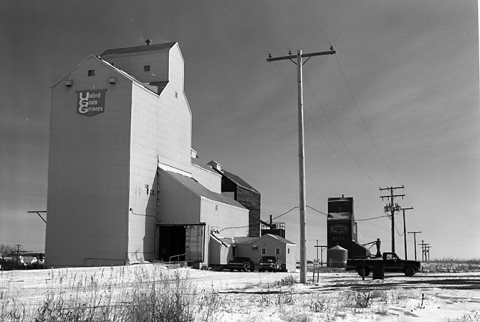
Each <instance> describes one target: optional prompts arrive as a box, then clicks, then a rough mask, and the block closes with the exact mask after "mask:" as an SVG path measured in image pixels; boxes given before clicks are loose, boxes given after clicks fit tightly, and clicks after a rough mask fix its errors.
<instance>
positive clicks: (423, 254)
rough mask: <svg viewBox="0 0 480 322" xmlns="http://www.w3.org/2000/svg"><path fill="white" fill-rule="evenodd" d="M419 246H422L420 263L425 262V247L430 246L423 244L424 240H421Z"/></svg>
mask: <svg viewBox="0 0 480 322" xmlns="http://www.w3.org/2000/svg"><path fill="white" fill-rule="evenodd" d="M419 245H420V246H422V261H426V257H427V246H428V245H430V244H427V243H425V241H424V240H422V242H421V243H420V244H419Z"/></svg>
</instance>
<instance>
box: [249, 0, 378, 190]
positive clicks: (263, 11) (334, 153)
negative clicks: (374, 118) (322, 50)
mask: <svg viewBox="0 0 480 322" xmlns="http://www.w3.org/2000/svg"><path fill="white" fill-rule="evenodd" d="M258 7H259V8H260V10H261V11H262V13H263V14H264V16H265V17H266V16H267V14H266V12H265V10H264V9H263V8H262V6H261V5H260V4H259V5H258ZM307 7H308V5H307ZM309 11H310V10H309ZM312 16H313V14H312ZM314 19H315V17H314ZM266 21H267V22H268V24H269V25H270V26H271V27H272V29H273V30H274V32H275V33H276V35H277V37H278V39H280V41H281V43H282V44H283V45H284V46H285V48H287V50H288V51H289V52H290V49H289V48H288V46H287V44H286V43H285V41H284V40H283V38H282V36H281V35H280V34H279V33H278V31H277V28H275V26H274V25H273V24H272V23H271V22H270V20H269V19H268V18H266ZM315 22H317V21H316V20H315ZM317 25H318V23H317ZM319 27H320V26H319ZM320 30H321V29H320ZM322 32H323V30H322ZM325 38H326V39H327V41H328V38H327V37H326V35H325ZM328 43H329V45H330V46H332V44H331V43H330V41H329V42H328ZM274 65H275V67H276V68H277V70H278V72H279V73H280V74H281V76H282V78H283V80H284V81H285V83H286V84H287V86H288V88H289V89H290V91H291V92H292V94H293V95H296V93H295V92H294V91H293V89H292V88H291V87H290V84H289V83H288V81H287V79H286V77H285V75H284V74H283V72H282V71H281V69H280V68H279V67H278V65H277V64H276V63H274ZM305 83H306V84H307V86H308V88H309V89H310V92H311V93H312V95H313V96H314V98H315V100H316V102H317V104H318V106H319V107H320V109H321V110H322V112H323V114H324V115H325V117H326V118H327V121H328V123H329V124H330V126H331V127H332V128H333V130H334V132H335V134H336V135H337V136H338V138H339V139H340V142H341V143H342V145H343V147H344V148H345V149H346V150H347V152H348V154H349V155H350V157H351V158H352V159H353V160H354V162H355V163H356V164H357V166H358V167H359V168H360V169H361V170H362V171H363V172H364V173H365V175H366V176H367V177H368V178H369V179H370V180H372V181H373V182H375V183H376V185H377V186H379V184H378V183H377V182H376V181H375V180H373V179H372V178H371V177H370V176H369V175H368V173H367V172H366V171H365V170H364V169H363V168H362V167H361V166H360V165H359V164H358V162H357V160H356V159H355V158H354V157H353V155H352V153H351V152H350V150H349V149H348V147H347V146H346V144H345V142H344V141H343V140H342V138H341V137H340V135H339V134H338V132H337V130H336V129H335V127H334V126H333V124H332V122H331V121H330V119H329V118H328V116H327V114H326V113H325V110H324V109H323V107H322V105H321V104H320V102H319V100H318V98H317V96H316V95H315V93H314V91H313V90H312V88H311V87H310V85H309V84H308V82H307V81H305ZM305 114H306V115H307V118H308V119H309V120H310V122H311V123H312V125H313V127H314V128H315V130H316V131H317V132H318V134H319V135H320V137H321V138H322V139H323V141H324V142H325V143H327V145H328V147H329V148H330V150H331V151H332V153H333V155H334V156H335V157H336V158H337V159H338V160H340V162H341V163H342V164H343V165H344V166H345V168H347V170H348V171H349V172H350V173H351V174H352V175H353V176H354V177H355V178H356V179H358V180H359V181H361V182H363V183H365V184H367V185H370V186H372V187H374V186H373V185H372V184H371V183H368V182H365V181H364V180H362V179H360V178H359V177H358V176H357V175H355V173H354V172H353V170H352V169H351V168H350V167H349V166H348V165H347V164H346V163H345V162H344V161H343V159H342V158H341V157H340V156H339V155H338V154H337V153H336V152H335V150H334V149H333V147H332V146H331V144H330V143H329V142H328V141H327V139H326V138H325V137H324V136H323V134H322V133H321V132H320V130H319V129H318V127H317V126H316V124H315V122H313V119H312V118H311V117H310V115H309V113H308V112H307V111H305ZM375 187H376V186H375Z"/></svg>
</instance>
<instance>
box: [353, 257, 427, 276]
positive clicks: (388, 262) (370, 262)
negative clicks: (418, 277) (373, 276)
mask: <svg viewBox="0 0 480 322" xmlns="http://www.w3.org/2000/svg"><path fill="white" fill-rule="evenodd" d="M363 262H365V266H364V265H363ZM375 264H384V265H385V266H384V267H385V272H402V273H404V274H405V275H406V276H413V275H415V273H417V272H418V271H419V270H420V262H417V261H411V260H403V259H400V258H399V257H398V256H397V254H395V253H383V255H382V257H381V258H365V259H361V258H360V259H349V260H347V266H346V270H347V271H350V270H355V271H357V273H358V274H359V275H360V276H362V277H363V276H368V275H369V274H370V272H371V271H373V269H374V267H375ZM363 267H365V271H364V269H363Z"/></svg>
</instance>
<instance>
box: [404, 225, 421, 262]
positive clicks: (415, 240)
mask: <svg viewBox="0 0 480 322" xmlns="http://www.w3.org/2000/svg"><path fill="white" fill-rule="evenodd" d="M408 233H409V234H413V248H414V249H415V261H416V260H417V234H421V233H422V232H421V231H409V232H408ZM405 259H406V258H405Z"/></svg>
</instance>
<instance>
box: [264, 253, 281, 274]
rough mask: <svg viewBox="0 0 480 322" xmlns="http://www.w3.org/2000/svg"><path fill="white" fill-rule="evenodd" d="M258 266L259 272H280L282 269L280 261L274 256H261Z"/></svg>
mask: <svg viewBox="0 0 480 322" xmlns="http://www.w3.org/2000/svg"><path fill="white" fill-rule="evenodd" d="M258 264H259V268H258V271H259V272H265V271H269V272H280V271H281V268H282V261H281V260H280V259H279V258H278V257H275V256H263V257H262V258H261V259H260V261H259V263H258Z"/></svg>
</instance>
